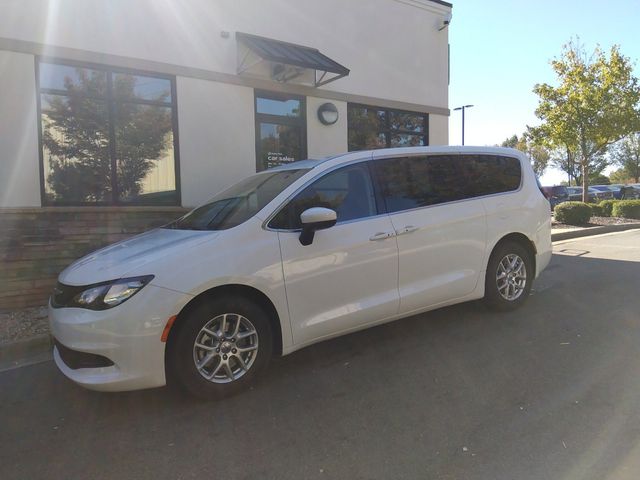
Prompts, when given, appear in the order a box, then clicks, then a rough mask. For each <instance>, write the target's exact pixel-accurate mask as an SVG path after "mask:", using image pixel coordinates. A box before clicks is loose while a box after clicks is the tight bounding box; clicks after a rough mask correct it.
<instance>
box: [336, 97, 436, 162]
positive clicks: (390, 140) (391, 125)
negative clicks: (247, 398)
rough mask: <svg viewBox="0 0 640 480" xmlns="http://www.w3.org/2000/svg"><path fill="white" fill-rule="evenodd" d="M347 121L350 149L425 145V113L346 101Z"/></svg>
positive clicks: (426, 138) (426, 135)
mask: <svg viewBox="0 0 640 480" xmlns="http://www.w3.org/2000/svg"><path fill="white" fill-rule="evenodd" d="M347 122H348V143H349V150H350V151H352V150H369V149H376V148H387V147H413V146H420V145H428V132H427V115H426V114H421V113H412V112H401V111H397V110H389V109H381V108H376V107H370V106H366V105H355V104H350V105H349V106H348V120H347Z"/></svg>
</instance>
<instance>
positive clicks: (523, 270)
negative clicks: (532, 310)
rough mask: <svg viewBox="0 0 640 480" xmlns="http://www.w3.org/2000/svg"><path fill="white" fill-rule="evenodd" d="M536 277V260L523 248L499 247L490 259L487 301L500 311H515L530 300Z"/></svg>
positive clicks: (517, 245)
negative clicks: (528, 298)
mask: <svg viewBox="0 0 640 480" xmlns="http://www.w3.org/2000/svg"><path fill="white" fill-rule="evenodd" d="M534 276H535V269H534V262H533V256H532V255H531V252H530V251H529V250H528V249H527V248H525V247H524V246H523V245H522V244H520V243H516V242H505V243H503V244H500V245H498V246H497V247H496V248H495V249H494V251H493V253H492V254H491V258H490V259H489V264H488V265H487V273H486V277H485V294H484V301H485V303H486V305H487V306H488V307H489V308H491V309H493V310H497V311H509V310H515V309H516V308H518V307H520V306H521V305H522V304H523V303H524V302H525V301H526V300H527V297H528V296H529V293H530V292H531V286H532V284H533V278H534Z"/></svg>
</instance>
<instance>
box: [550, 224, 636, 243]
mask: <svg viewBox="0 0 640 480" xmlns="http://www.w3.org/2000/svg"><path fill="white" fill-rule="evenodd" d="M636 228H640V223H623V224H621V225H603V226H602V227H588V228H576V229H575V230H570V231H568V232H561V233H552V234H551V241H552V242H557V241H559V240H569V239H571V238H579V237H590V236H591V235H601V234H603V233H612V232H624V231H625V230H633V229H636Z"/></svg>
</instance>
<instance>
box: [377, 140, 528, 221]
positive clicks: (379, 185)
mask: <svg viewBox="0 0 640 480" xmlns="http://www.w3.org/2000/svg"><path fill="white" fill-rule="evenodd" d="M438 156H456V157H465V156H490V157H504V158H511V159H513V160H516V161H517V162H518V165H519V167H520V183H519V184H518V188H516V189H514V190H509V191H506V192H498V193H488V194H485V195H476V196H472V197H467V198H462V199H460V200H451V201H447V202H441V203H434V204H431V205H424V206H420V207H412V208H407V209H404V210H395V211H389V208H388V207H387V200H386V198H385V196H384V194H383V188H382V178H381V177H380V175H378V172H377V171H376V168H375V167H374V166H373V163H375V162H377V161H380V160H382V161H384V160H402V159H410V158H415V157H425V158H429V157H438ZM371 162H372V163H371V167H370V169H369V170H370V172H371V175H372V176H373V181H374V188H376V190H377V191H378V193H377V194H376V199H377V198H378V195H379V197H380V201H381V202H382V205H383V207H384V211H385V212H386V213H387V214H388V215H396V214H401V213H405V212H413V211H416V210H421V209H425V208H434V207H440V206H442V205H451V204H455V203H461V202H469V201H473V200H478V199H483V198H490V197H495V196H499V195H512V194H514V193H519V192H520V191H522V188H523V186H524V175H525V172H524V169H523V168H522V160H521V159H520V157H517V156H513V155H505V154H496V153H482V152H477V153H435V152H434V153H424V152H421V153H414V154H407V153H402V154H397V155H385V156H381V157H378V158H372V159H371Z"/></svg>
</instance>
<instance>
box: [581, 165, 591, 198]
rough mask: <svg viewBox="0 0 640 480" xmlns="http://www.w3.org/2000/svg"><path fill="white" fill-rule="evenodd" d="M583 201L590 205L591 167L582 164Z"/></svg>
mask: <svg viewBox="0 0 640 480" xmlns="http://www.w3.org/2000/svg"><path fill="white" fill-rule="evenodd" d="M582 201H583V202H584V203H589V167H588V165H586V163H583V164H582Z"/></svg>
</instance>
